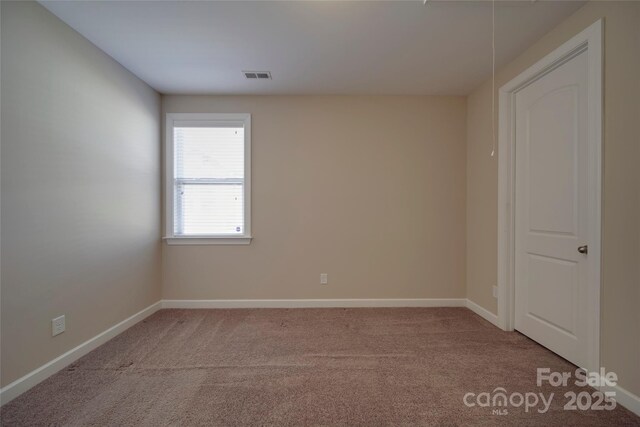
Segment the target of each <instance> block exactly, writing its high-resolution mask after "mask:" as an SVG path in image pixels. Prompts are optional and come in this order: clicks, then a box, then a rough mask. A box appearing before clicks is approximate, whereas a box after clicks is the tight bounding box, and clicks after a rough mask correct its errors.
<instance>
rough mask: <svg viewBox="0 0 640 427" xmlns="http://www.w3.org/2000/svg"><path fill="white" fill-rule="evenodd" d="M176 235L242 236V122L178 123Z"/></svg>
mask: <svg viewBox="0 0 640 427" xmlns="http://www.w3.org/2000/svg"><path fill="white" fill-rule="evenodd" d="M173 144H174V146H173V153H174V180H173V185H174V188H173V196H174V197H173V198H174V200H173V234H174V235H175V236H210V235H212V236H220V235H222V236H225V235H226V236H242V235H243V234H244V233H245V224H244V218H245V215H244V208H245V206H244V191H245V158H244V157H245V129H244V124H243V123H242V122H220V124H215V125H212V124H208V125H191V124H187V125H180V124H177V123H176V125H175V126H174V127H173Z"/></svg>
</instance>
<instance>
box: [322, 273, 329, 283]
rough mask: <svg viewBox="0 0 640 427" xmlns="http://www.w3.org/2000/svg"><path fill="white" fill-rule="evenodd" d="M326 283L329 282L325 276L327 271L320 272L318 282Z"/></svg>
mask: <svg viewBox="0 0 640 427" xmlns="http://www.w3.org/2000/svg"><path fill="white" fill-rule="evenodd" d="M327 283H329V278H328V276H327V273H320V284H321V285H326V284H327Z"/></svg>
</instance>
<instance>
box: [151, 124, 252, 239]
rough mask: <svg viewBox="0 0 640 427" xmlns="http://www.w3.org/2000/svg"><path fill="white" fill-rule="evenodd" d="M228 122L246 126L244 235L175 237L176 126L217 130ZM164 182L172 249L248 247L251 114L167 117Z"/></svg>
mask: <svg viewBox="0 0 640 427" xmlns="http://www.w3.org/2000/svg"><path fill="white" fill-rule="evenodd" d="M226 122H242V123H244V185H243V194H244V227H243V231H244V233H243V234H241V235H228V234H206V235H189V236H181V235H177V236H176V235H175V234H174V232H173V225H174V224H173V220H174V217H173V212H174V211H173V208H174V207H173V203H174V200H175V198H174V179H175V170H174V168H175V161H174V150H173V146H174V141H173V136H174V131H173V129H174V127H176V124H180V125H182V126H184V125H192V126H215V125H216V124H222V123H226ZM164 153H165V170H164V175H165V182H164V202H165V206H164V208H165V209H164V218H165V237H164V240H165V241H166V242H167V243H168V244H169V245H248V244H249V243H251V239H252V236H251V114H246V113H238V114H227V113H224V114H221V113H167V114H166V118H165V146H164Z"/></svg>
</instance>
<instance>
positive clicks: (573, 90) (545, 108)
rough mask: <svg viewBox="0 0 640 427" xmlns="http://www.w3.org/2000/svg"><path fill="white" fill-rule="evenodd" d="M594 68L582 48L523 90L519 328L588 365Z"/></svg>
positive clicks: (518, 147) (518, 134)
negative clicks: (589, 94) (589, 90)
mask: <svg viewBox="0 0 640 427" xmlns="http://www.w3.org/2000/svg"><path fill="white" fill-rule="evenodd" d="M587 70H588V69H587V53H586V52H582V53H580V54H578V55H577V56H575V57H573V58H571V59H570V60H568V61H567V62H565V63H564V64H562V65H560V66H559V67H557V68H555V69H553V70H552V71H551V72H549V73H547V74H545V75H543V76H542V77H541V78H539V79H538V80H536V81H534V82H533V83H531V84H529V85H528V86H526V87H524V88H523V89H521V90H519V91H518V92H517V93H516V95H515V161H516V163H515V166H516V167H515V275H514V276H515V329H517V330H518V331H520V332H522V333H523V334H525V335H527V336H529V337H530V338H532V339H534V340H535V341H537V342H539V343H540V344H542V345H544V346H545V347H547V348H549V349H550V350H552V351H554V352H555V353H557V354H559V355H560V356H562V357H564V358H565V359H567V360H569V361H570V362H572V363H574V364H576V365H578V366H580V367H585V366H587V364H588V354H587V353H588V351H587V349H588V331H589V330H588V324H587V321H588V316H589V313H588V304H587V294H588V292H587V291H588V263H589V262H590V259H589V254H588V253H583V252H588V249H587V248H586V245H587V232H588V227H587V225H588V224H587V215H586V212H587V184H588V182H587V178H588V177H587V173H588V164H587V161H588V159H587V148H588V147H587V142H588V141H587V130H588V128H587V125H588V124H587V120H586V118H587V77H588V75H587ZM594 261H595V260H594Z"/></svg>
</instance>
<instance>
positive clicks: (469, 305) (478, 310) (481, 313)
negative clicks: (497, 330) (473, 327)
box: [467, 299, 500, 327]
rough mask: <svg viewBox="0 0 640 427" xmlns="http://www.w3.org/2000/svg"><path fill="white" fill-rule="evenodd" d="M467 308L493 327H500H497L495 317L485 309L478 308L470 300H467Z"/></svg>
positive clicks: (496, 318)
mask: <svg viewBox="0 0 640 427" xmlns="http://www.w3.org/2000/svg"><path fill="white" fill-rule="evenodd" d="M467 308H468V309H469V310H471V311H473V312H474V313H475V314H477V315H478V316H480V317H482V318H483V319H484V320H486V321H488V322H491V323H492V324H493V325H494V326H497V327H500V326H498V316H496V315H495V314H493V313H492V312H490V311H489V310H487V309H486V308H484V307H481V306H479V305H478V304H476V303H475V302H473V301H471V300H470V299H467Z"/></svg>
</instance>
